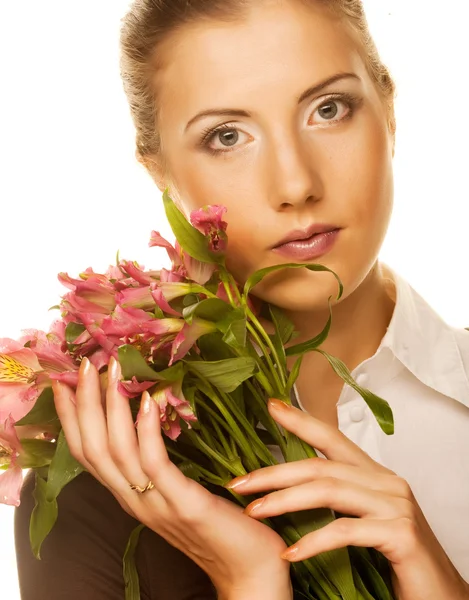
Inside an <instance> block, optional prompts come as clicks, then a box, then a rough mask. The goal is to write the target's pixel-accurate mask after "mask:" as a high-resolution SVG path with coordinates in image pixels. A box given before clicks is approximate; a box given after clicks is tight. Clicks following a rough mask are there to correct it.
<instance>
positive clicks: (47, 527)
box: [29, 473, 58, 559]
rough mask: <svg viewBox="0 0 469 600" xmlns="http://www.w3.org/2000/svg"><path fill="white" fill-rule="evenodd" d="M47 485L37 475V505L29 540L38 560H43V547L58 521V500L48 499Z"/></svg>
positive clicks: (30, 526) (30, 524) (33, 513)
mask: <svg viewBox="0 0 469 600" xmlns="http://www.w3.org/2000/svg"><path fill="white" fill-rule="evenodd" d="M46 492H47V483H46V482H45V480H44V479H42V477H40V476H39V475H38V473H36V487H35V489H34V492H33V497H34V500H35V501H36V505H35V506H34V509H33V512H32V513H31V520H30V523H29V539H30V541H31V549H32V551H33V554H34V556H35V557H36V558H38V559H40V558H41V546H42V543H43V541H44V540H45V539H46V537H47V536H48V535H49V533H50V532H51V530H52V527H53V526H54V525H55V522H56V521H57V515H58V506H57V500H55V499H54V500H48V499H47V494H46Z"/></svg>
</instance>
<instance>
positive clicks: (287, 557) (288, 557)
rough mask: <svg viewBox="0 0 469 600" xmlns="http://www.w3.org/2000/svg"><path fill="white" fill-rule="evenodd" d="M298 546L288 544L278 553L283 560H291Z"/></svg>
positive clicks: (296, 552)
mask: <svg viewBox="0 0 469 600" xmlns="http://www.w3.org/2000/svg"><path fill="white" fill-rule="evenodd" d="M298 550H299V548H298V546H290V548H288V549H287V550H285V552H283V553H282V554H281V555H280V558H284V559H285V560H292V559H293V558H295V556H296V555H297V554H298Z"/></svg>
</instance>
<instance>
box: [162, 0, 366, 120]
mask: <svg viewBox="0 0 469 600" xmlns="http://www.w3.org/2000/svg"><path fill="white" fill-rule="evenodd" d="M159 53H162V54H160V56H163V64H164V66H163V67H162V68H161V69H160V70H159V72H158V73H157V74H156V75H155V77H156V82H155V83H156V87H157V89H158V92H159V94H158V95H159V100H160V108H161V111H162V112H168V108H169V106H171V111H170V112H174V111H175V110H181V111H183V112H184V111H185V110H190V111H191V112H193V111H194V110H198V109H205V108H207V107H210V106H212V107H217V106H227V105H229V106H234V105H239V107H240V108H247V109H249V106H247V103H249V101H255V99H256V98H259V94H258V93H259V92H261V94H262V98H263V100H265V94H268V93H269V91H272V93H274V92H275V94H278V93H279V92H280V91H281V93H283V94H285V95H289V96H290V97H296V96H297V95H298V94H299V93H301V91H303V89H304V88H305V87H307V86H308V85H312V84H313V83H314V82H315V81H321V80H323V79H326V78H327V77H330V76H331V75H334V74H336V73H339V72H346V71H347V72H350V71H355V72H356V73H357V74H359V75H361V74H363V73H364V71H365V68H364V64H363V61H362V60H361V58H360V55H359V52H358V49H357V43H356V41H355V39H354V36H353V35H352V33H351V31H350V29H349V28H348V27H346V26H345V25H344V24H343V23H342V22H340V21H339V20H338V19H337V18H333V17H332V16H331V15H330V14H329V12H326V11H325V10H324V9H323V8H321V7H318V6H317V5H315V4H314V2H312V3H311V5H310V6H306V5H304V4H302V3H299V2H289V1H285V2H283V1H281V2H278V1H277V2H261V3H260V5H259V4H256V5H255V6H254V7H253V8H252V9H251V10H250V11H249V12H248V13H247V14H246V16H245V17H244V18H243V19H242V20H239V21H237V22H233V23H227V22H221V21H204V22H200V23H195V24H193V25H192V24H191V25H188V26H185V27H184V28H182V29H181V30H180V31H178V32H177V33H176V34H174V35H173V36H169V38H168V39H167V40H166V42H165V44H164V45H163V46H162V47H160V50H159ZM298 86H299V87H298ZM168 116H169V115H168Z"/></svg>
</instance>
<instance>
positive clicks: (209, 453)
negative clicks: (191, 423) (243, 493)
mask: <svg viewBox="0 0 469 600" xmlns="http://www.w3.org/2000/svg"><path fill="white" fill-rule="evenodd" d="M185 433H186V435H187V436H188V437H189V439H191V440H192V442H193V443H194V445H195V446H197V447H198V448H199V450H201V451H202V452H203V453H204V454H205V455H206V456H208V457H209V458H213V459H214V460H215V461H216V462H217V463H218V464H220V465H221V466H222V467H225V469H227V471H229V472H230V473H231V474H232V475H234V476H235V477H239V476H240V475H246V470H245V469H238V468H237V467H236V466H235V465H233V464H232V463H231V462H230V461H228V460H226V459H225V457H224V456H221V455H220V454H218V452H216V451H215V450H213V449H212V448H210V446H209V445H208V444H206V443H205V442H204V440H202V439H201V438H200V437H199V436H198V435H197V434H196V433H195V432H194V431H192V430H191V431H186V432H185Z"/></svg>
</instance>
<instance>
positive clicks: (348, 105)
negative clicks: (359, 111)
mask: <svg viewBox="0 0 469 600" xmlns="http://www.w3.org/2000/svg"><path fill="white" fill-rule="evenodd" d="M357 105H358V99H357V98H355V97H354V96H352V95H349V94H338V95H334V96H329V97H328V98H327V100H326V101H325V102H324V101H323V102H322V103H321V104H320V105H319V106H318V107H317V108H316V110H315V111H314V112H313V115H316V114H317V115H318V117H319V121H318V122H317V123H316V124H318V125H324V124H327V123H339V122H341V121H345V120H346V119H349V118H351V117H352V115H353V113H354V111H355V109H356V107H357ZM308 124H310V122H309V121H308Z"/></svg>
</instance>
